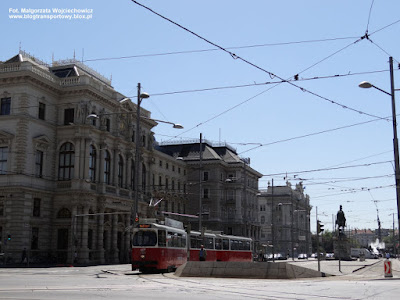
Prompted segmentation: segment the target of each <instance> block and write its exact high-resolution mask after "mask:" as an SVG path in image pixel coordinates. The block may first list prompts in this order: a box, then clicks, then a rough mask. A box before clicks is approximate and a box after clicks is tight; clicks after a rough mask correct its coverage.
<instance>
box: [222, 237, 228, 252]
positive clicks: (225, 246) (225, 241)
mask: <svg viewBox="0 0 400 300" xmlns="http://www.w3.org/2000/svg"><path fill="white" fill-rule="evenodd" d="M222 249H223V250H229V240H228V239H223V240H222Z"/></svg>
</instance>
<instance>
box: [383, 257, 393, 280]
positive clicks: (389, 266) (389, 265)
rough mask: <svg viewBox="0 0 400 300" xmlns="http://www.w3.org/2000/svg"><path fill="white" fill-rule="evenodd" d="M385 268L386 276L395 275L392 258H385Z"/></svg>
mask: <svg viewBox="0 0 400 300" xmlns="http://www.w3.org/2000/svg"><path fill="white" fill-rule="evenodd" d="M383 265H384V269H385V277H393V273H392V262H391V261H390V260H388V259H387V260H385V262H384V263H383Z"/></svg>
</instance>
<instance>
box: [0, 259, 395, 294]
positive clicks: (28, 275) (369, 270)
mask: <svg viewBox="0 0 400 300" xmlns="http://www.w3.org/2000/svg"><path fill="white" fill-rule="evenodd" d="M279 263H296V264H301V265H307V266H308V267H310V268H315V267H317V268H318V265H317V262H316V261H311V260H310V261H295V262H292V261H287V262H279ZM383 263H384V261H383V260H367V261H366V262H342V263H341V267H342V272H339V271H338V261H322V262H321V269H322V271H324V272H326V273H329V272H328V270H331V273H334V272H336V271H335V269H337V272H336V273H337V274H333V275H336V276H331V277H324V278H310V279H301V280H265V279H232V278H194V277H190V278H185V277H176V276H175V275H174V274H173V273H168V274H140V273H139V272H132V271H130V265H103V266H92V267H58V268H0V299H5V300H8V299H10V300H11V299H13V300H15V299H177V300H181V299H182V300H183V299H188V298H190V299H191V300H197V299H202V300H204V299H223V300H225V299H226V300H228V299H328V300H330V299H332V300H334V299H335V300H337V299H398V295H399V293H400V287H399V281H398V280H399V279H400V271H399V270H400V268H399V267H400V263H399V261H397V260H392V263H393V270H394V272H393V278H385V277H384V271H383Z"/></svg>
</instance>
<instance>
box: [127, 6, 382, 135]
mask: <svg viewBox="0 0 400 300" xmlns="http://www.w3.org/2000/svg"><path fill="white" fill-rule="evenodd" d="M131 1H132V2H133V3H135V4H137V5H139V6H141V7H143V8H145V9H147V10H148V11H150V12H151V13H153V14H155V15H157V16H159V17H160V18H162V19H164V20H166V21H168V22H170V23H172V24H174V25H175V26H177V27H179V28H181V29H182V30H184V31H186V32H188V33H190V34H192V35H194V36H196V37H197V38H199V39H201V40H203V41H205V42H206V43H208V44H210V45H213V46H214V47H216V48H218V49H220V50H222V51H224V52H226V53H228V54H229V55H230V56H231V57H232V58H233V59H237V60H240V61H242V62H244V63H246V64H248V65H250V66H252V67H254V68H256V69H258V70H260V71H263V72H265V73H267V74H268V75H269V76H270V77H271V78H274V77H277V78H278V79H280V80H281V81H282V83H288V84H289V85H291V86H293V87H295V88H297V89H300V90H301V91H303V92H307V93H309V94H311V95H313V96H315V97H318V98H320V99H322V100H325V101H329V102H330V103H332V104H335V105H338V106H340V107H342V108H344V109H348V110H350V111H354V112H357V113H359V114H364V115H367V116H370V117H374V118H380V117H379V116H376V115H373V114H369V113H365V112H363V111H360V110H357V109H354V108H351V107H349V106H346V105H343V104H341V103H338V102H336V101H334V100H331V99H328V98H327V97H324V96H322V95H319V94H317V93H315V92H312V91H310V90H308V89H305V88H303V87H301V86H299V85H297V84H294V83H293V82H291V81H288V80H287V79H284V78H282V77H280V76H278V75H276V74H274V73H273V72H271V71H268V70H266V69H264V68H262V67H260V66H258V65H256V64H254V63H252V62H250V61H249V60H246V59H244V58H242V57H240V56H238V55H236V54H235V53H233V52H231V51H229V50H227V49H226V48H224V47H222V46H220V45H218V44H216V43H214V42H212V41H210V40H208V39H206V38H204V37H203V36H201V35H199V34H197V33H195V32H193V31H192V30H190V29H188V28H186V27H184V26H182V25H180V24H179V23H177V22H175V21H173V20H171V19H169V18H167V17H165V16H163V15H161V14H160V13H158V12H156V11H154V10H153V9H151V8H149V7H147V6H145V5H143V4H141V3H139V2H138V1H135V0H131ZM360 40H362V38H359V39H358V40H356V41H355V42H354V43H356V42H358V41H360ZM354 43H353V44H354ZM346 48H347V47H346ZM343 49H345V48H343ZM279 84H280V83H279ZM275 86H276V85H275ZM275 86H273V87H275ZM270 89H271V88H270ZM270 89H268V90H270ZM264 92H266V91H264ZM264 92H262V93H264ZM262 93H259V94H257V96H259V95H261V94H262ZM253 98H254V97H251V98H249V99H246V100H245V101H244V102H243V103H246V102H248V101H249V100H251V99H253ZM240 105H241V103H239V104H238V105H235V106H234V107H233V108H236V107H238V106H240ZM233 108H230V109H228V110H226V111H224V112H222V113H220V114H218V115H216V116H214V117H212V118H210V119H208V120H207V121H205V122H201V123H199V124H197V125H195V126H193V127H192V128H190V129H188V130H186V131H185V132H183V133H181V134H180V135H182V134H184V133H186V132H188V131H191V130H193V129H195V128H197V127H199V126H201V125H203V124H205V123H207V122H209V121H211V120H213V119H215V118H217V117H219V116H221V115H223V114H225V113H226V112H228V111H231V110H232V109H233ZM180 135H177V137H178V136H180Z"/></svg>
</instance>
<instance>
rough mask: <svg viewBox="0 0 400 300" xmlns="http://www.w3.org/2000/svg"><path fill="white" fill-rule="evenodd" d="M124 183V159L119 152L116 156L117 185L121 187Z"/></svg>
mask: <svg viewBox="0 0 400 300" xmlns="http://www.w3.org/2000/svg"><path fill="white" fill-rule="evenodd" d="M123 184H124V159H123V158H122V155H121V154H120V155H119V156H118V186H119V187H123Z"/></svg>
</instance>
